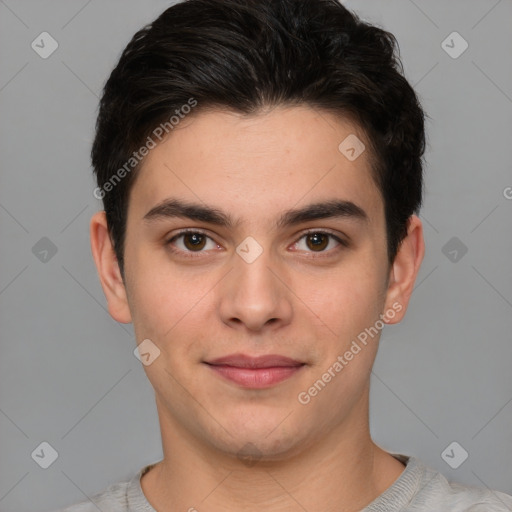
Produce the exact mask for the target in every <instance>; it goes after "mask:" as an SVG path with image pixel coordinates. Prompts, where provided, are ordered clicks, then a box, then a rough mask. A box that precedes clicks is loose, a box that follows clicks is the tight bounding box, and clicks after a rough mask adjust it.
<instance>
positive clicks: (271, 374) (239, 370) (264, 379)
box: [204, 354, 306, 389]
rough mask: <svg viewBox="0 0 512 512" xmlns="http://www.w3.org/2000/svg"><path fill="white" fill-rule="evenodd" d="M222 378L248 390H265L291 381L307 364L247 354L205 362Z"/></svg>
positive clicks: (275, 356) (272, 355) (276, 357)
mask: <svg viewBox="0 0 512 512" xmlns="http://www.w3.org/2000/svg"><path fill="white" fill-rule="evenodd" d="M204 363H205V364H206V365H207V366H208V367H210V368H211V369H212V370H213V371H214V372H215V373H216V374H217V375H219V376H220V377H222V378H224V379H226V380H229V381H231V382H234V383H235V384H238V385H239V386H242V387H244V388H248V389H264V388H268V387H271V386H274V385H276V384H278V383H280V382H283V381H284V380H287V379H289V378H290V377H292V376H293V375H295V374H296V373H297V372H299V371H300V370H301V368H303V367H304V366H305V365H306V363H303V362H301V361H297V360H295V359H291V358H289V357H285V356H280V355H275V354H270V355H265V356H258V357H251V356H248V355H245V354H232V355H230V356H226V357H221V358H218V359H213V360H211V361H204Z"/></svg>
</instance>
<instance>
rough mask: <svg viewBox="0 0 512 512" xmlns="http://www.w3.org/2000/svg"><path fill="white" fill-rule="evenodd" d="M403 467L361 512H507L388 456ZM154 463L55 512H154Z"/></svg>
mask: <svg viewBox="0 0 512 512" xmlns="http://www.w3.org/2000/svg"><path fill="white" fill-rule="evenodd" d="M391 455H393V457H395V458H396V459H398V460H399V461H401V462H403V463H404V464H405V465H406V467H405V469H404V471H403V472H402V474H401V475H400V476H399V477H398V478H397V480H396V481H395V482H394V483H393V485H391V487H389V488H388V489H386V490H385V491H384V492H383V493H382V494H381V495H380V496H378V497H377V498H375V500H373V501H372V502H371V503H370V504H369V505H368V506H366V507H365V508H364V509H363V510H361V512H511V511H512V496H509V495H508V494H505V493H502V492H498V491H493V490H489V489H484V488H480V487H475V486H467V485H462V484H458V483H451V482H448V480H447V479H446V478H445V477H444V476H443V475H442V474H441V473H439V472H438V471H435V470H434V469H431V468H429V467H428V466H425V465H424V464H423V463H422V462H421V461H420V460H419V459H417V458H415V457H411V456H407V455H401V454H391ZM155 464H156V463H154V464H150V465H148V466H145V467H143V468H142V469H141V470H140V471H139V472H138V473H137V474H136V475H135V476H134V477H133V478H132V479H131V480H129V481H126V482H119V483H115V484H112V485H110V486H109V487H107V488H106V489H105V490H104V491H101V492H100V493H97V494H95V495H94V496H92V498H91V500H88V501H84V502H81V503H78V504H76V505H73V506H71V507H67V508H64V509H61V510H59V511H57V512H98V510H101V511H102V512H157V511H155V509H154V508H153V507H152V506H151V505H150V504H149V502H148V501H147V499H146V496H145V495H144V493H143V492H142V488H141V485H140V479H141V476H142V475H143V474H144V473H146V472H147V471H148V470H149V469H151V467H153V466H154V465H155Z"/></svg>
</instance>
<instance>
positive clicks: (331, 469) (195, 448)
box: [141, 404, 404, 512]
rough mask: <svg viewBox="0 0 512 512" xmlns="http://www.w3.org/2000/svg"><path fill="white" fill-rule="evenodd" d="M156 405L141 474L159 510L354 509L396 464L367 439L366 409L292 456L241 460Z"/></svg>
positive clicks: (386, 481)
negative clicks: (151, 459) (156, 424)
mask: <svg viewBox="0 0 512 512" xmlns="http://www.w3.org/2000/svg"><path fill="white" fill-rule="evenodd" d="M364 405H365V404H363V407H364ZM366 405H367V404H366ZM366 410H367V407H366ZM162 412H163V411H159V417H160V426H161V430H162V439H163V448H164V458H163V460H162V461H161V462H159V463H158V464H157V465H156V466H155V467H154V468H152V469H151V470H150V471H149V472H148V473H146V475H144V477H143V478H142V479H141V485H142V490H143V492H144V494H145V495H146V498H147V499H148V501H149V502H150V504H151V505H152V506H153V508H155V510H158V511H159V512H171V510H172V511H174V510H190V511H191V512H194V510H197V511H201V510H205V509H207V510H208V511H209V512H220V511H223V512H230V511H231V510H233V511H235V510H236V511H238V510H244V511H247V512H256V511H257V512H260V511H261V510H268V511H272V512H274V511H275V512H292V511H294V512H295V511H297V510H324V511H326V512H331V511H332V512H334V511H337V512H355V511H358V510H361V509H362V508H364V507H365V506H366V505H368V504H369V503H371V502H372V501H373V500H374V499H375V498H377V497H378V496H379V495H380V494H382V493H383V492H384V491H385V490H386V489H387V488H388V487H389V486H391V485H392V484H393V482H394V481H395V480H396V479H397V478H398V477H399V476H400V474H401V473H402V471H403V469H404V466H403V464H402V463H401V462H399V461H398V460H396V459H395V458H393V457H392V456H391V455H389V454H388V453H386V452H385V451H383V450H382V449H381V448H379V447H378V446H377V445H376V444H375V443H373V441H372V440H371V437H370V434H369V427H368V417H367V414H366V415H363V416H361V415H353V416H352V417H353V418H355V419H354V420H351V419H350V418H348V419H347V420H346V421H345V422H343V424H342V425H340V426H339V428H337V429H335V430H333V431H331V432H329V433H328V434H327V435H325V436H322V438H321V439H316V440H314V442H312V443H311V444H310V446H309V447H306V448H303V449H301V450H300V451H298V452H296V453H295V454H294V455H292V456H284V455H282V456H281V458H279V459H278V460H266V459H265V458H264V457H262V458H261V459H259V460H256V459H255V460H253V461H250V460H244V461H242V460H240V459H237V458H236V457H233V456H231V455H228V454H225V453H222V452H220V451H219V450H216V449H215V448H212V447H211V446H206V445H205V446H202V445H201V443H200V442H199V443H198V440H197V439H195V438H193V437H192V436H191V435H190V434H189V433H187V432H186V431H185V432H184V431H181V430H180V428H179V426H178V425H172V424H170V423H169V422H168V421H165V415H164V414H161V413H162ZM362 417H363V421H361V418H362Z"/></svg>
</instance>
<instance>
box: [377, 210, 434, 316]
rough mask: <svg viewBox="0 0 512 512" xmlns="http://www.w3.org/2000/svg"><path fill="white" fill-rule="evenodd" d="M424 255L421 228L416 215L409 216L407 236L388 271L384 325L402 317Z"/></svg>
mask: <svg viewBox="0 0 512 512" xmlns="http://www.w3.org/2000/svg"><path fill="white" fill-rule="evenodd" d="M424 254H425V241H424V240H423V226H422V224H421V220H420V219H419V218H418V217H417V216H416V215H411V217H410V218H409V220H408V224H407V236H406V237H405V238H404V239H403V240H402V243H401V244H400V247H399V249H398V252H397V254H396V256H395V259H394V261H393V265H392V266H391V269H390V275H389V283H388V289H387V292H386V302H385V310H384V312H383V314H384V318H383V320H384V321H385V322H386V323H388V324H396V323H398V322H400V321H401V320H402V318H403V317H404V315H405V312H406V310H407V306H408V304H409V299H410V298H411V294H412V290H413V288H414V282H415V281H416V276H417V275H418V271H419V268H420V265H421V262H422V261H423V256H424ZM386 312H387V313H388V314H386Z"/></svg>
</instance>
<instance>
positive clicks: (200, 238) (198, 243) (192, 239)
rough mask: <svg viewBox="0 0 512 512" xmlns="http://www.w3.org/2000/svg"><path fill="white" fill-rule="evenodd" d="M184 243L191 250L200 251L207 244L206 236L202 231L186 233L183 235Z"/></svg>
mask: <svg viewBox="0 0 512 512" xmlns="http://www.w3.org/2000/svg"><path fill="white" fill-rule="evenodd" d="M183 244H184V245H185V247H186V248H187V249H189V250H191V251H195V250H199V251H200V250H201V249H203V248H204V246H205V245H206V237H205V236H204V235H202V234H201V233H185V234H184V235H183Z"/></svg>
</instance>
